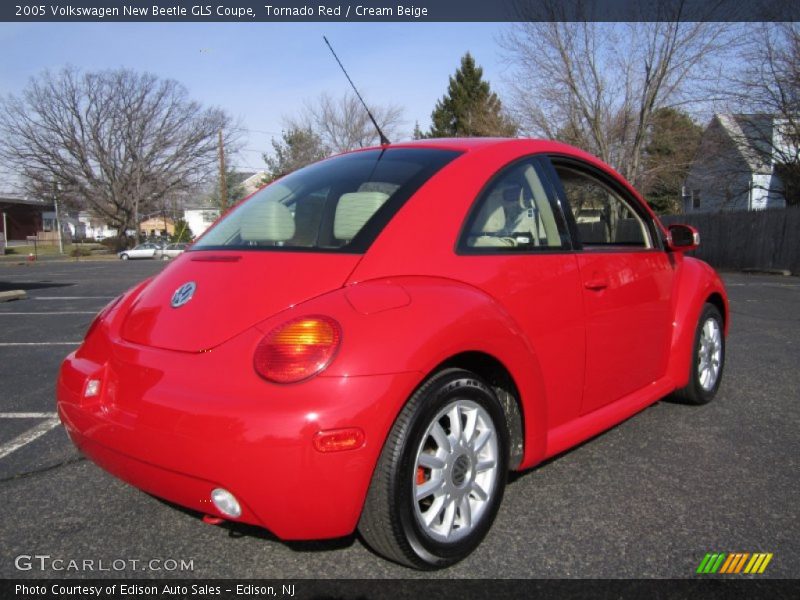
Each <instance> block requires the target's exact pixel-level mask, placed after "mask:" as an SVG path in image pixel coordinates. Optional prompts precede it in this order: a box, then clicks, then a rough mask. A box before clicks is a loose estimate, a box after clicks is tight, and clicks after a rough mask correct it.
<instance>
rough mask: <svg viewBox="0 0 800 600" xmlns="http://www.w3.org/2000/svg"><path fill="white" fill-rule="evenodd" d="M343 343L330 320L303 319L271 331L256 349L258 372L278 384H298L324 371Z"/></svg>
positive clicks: (336, 327)
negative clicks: (340, 343)
mask: <svg viewBox="0 0 800 600" xmlns="http://www.w3.org/2000/svg"><path fill="white" fill-rule="evenodd" d="M341 339H342V334H341V328H340V327H339V324H338V323H337V322H336V321H334V320H333V319H331V318H330V317H322V316H313V317H301V318H299V319H295V320H293V321H289V322H288V323H284V324H283V325H281V326H280V327H276V328H275V329H273V330H272V331H270V332H269V333H268V334H267V335H266V336H265V337H264V339H263V340H261V342H259V344H258V347H257V348H256V353H255V356H254V359H253V364H254V366H255V369H256V372H257V373H258V374H259V375H261V377H263V378H264V379H266V380H268V381H272V382H275V383H295V382H298V381H302V380H304V379H308V378H309V377H312V376H314V375H316V374H317V373H319V372H320V371H322V370H323V369H325V367H327V366H328V365H329V364H330V363H331V361H332V360H333V357H334V355H335V354H336V350H337V349H338V348H339V342H340V341H341Z"/></svg>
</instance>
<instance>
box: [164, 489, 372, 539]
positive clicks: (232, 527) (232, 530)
mask: <svg viewBox="0 0 800 600" xmlns="http://www.w3.org/2000/svg"><path fill="white" fill-rule="evenodd" d="M151 497H152V498H154V499H156V500H158V501H159V502H161V503H162V504H165V505H167V506H169V507H170V508H173V509H175V510H177V511H179V512H182V513H184V514H186V515H189V516H192V517H195V518H197V519H198V520H200V521H202V520H203V517H204V516H205V515H204V514H203V513H201V512H198V511H196V510H192V509H190V508H186V507H185V506H180V505H179V504H174V503H172V502H170V501H169V500H164V499H163V498H158V497H156V496H151ZM211 526H212V527H221V528H223V529H225V530H227V532H228V537H232V538H244V537H248V538H258V539H261V540H265V541H269V542H276V543H278V544H282V545H283V546H286V547H287V548H289V549H290V550H294V551H295V552H330V551H334V550H342V549H344V548H349V547H350V546H352V545H353V544H354V543H355V541H356V537H357V536H356V534H355V533H353V534H351V535H349V536H346V537H342V538H334V539H330V540H302V541H298V540H282V539H280V538H279V537H277V536H276V535H275V534H273V533H271V532H270V531H269V530H267V529H264V528H263V527H259V526H257V525H248V524H247V523H239V522H236V521H226V520H224V519H223V520H221V521H220V522H219V523H217V524H212V525H211Z"/></svg>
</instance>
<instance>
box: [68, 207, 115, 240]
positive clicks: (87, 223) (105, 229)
mask: <svg viewBox="0 0 800 600" xmlns="http://www.w3.org/2000/svg"><path fill="white" fill-rule="evenodd" d="M77 221H78V223H79V224H80V225H79V226H82V229H83V231H82V232H78V235H80V233H82V234H83V236H84V237H86V238H87V239H95V240H102V239H105V238H110V237H116V235H117V230H116V229H111V228H110V227H109V226H108V224H107V223H106V222H105V221H103V220H102V219H98V218H97V217H93V216H92V214H91V213H90V212H88V211H85V210H82V211H80V212H79V213H78V218H77ZM73 235H76V232H73Z"/></svg>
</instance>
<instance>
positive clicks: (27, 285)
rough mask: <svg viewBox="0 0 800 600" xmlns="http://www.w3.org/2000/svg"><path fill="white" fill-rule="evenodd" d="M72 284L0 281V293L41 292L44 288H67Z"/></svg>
mask: <svg viewBox="0 0 800 600" xmlns="http://www.w3.org/2000/svg"><path fill="white" fill-rule="evenodd" d="M72 285H75V284H74V283H56V282H55V281H13V282H7V281H0V292H8V291H10V290H43V289H46V288H58V287H69V286H72Z"/></svg>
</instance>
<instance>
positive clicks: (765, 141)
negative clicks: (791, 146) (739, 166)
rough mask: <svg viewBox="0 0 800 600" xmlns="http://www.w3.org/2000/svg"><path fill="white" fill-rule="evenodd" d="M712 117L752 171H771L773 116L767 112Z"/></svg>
mask: <svg viewBox="0 0 800 600" xmlns="http://www.w3.org/2000/svg"><path fill="white" fill-rule="evenodd" d="M714 117H715V118H716V119H717V121H718V122H719V124H720V125H721V126H722V128H723V130H724V131H725V132H726V133H727V134H728V136H729V137H730V139H731V141H733V144H734V146H735V147H736V150H737V151H738V152H739V154H740V155H741V156H742V158H744V160H745V162H746V163H747V166H748V167H749V168H750V169H751V170H752V171H753V172H755V173H769V172H770V171H771V169H772V143H773V142H772V140H773V130H774V126H775V117H773V116H772V115H768V114H716V115H714Z"/></svg>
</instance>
